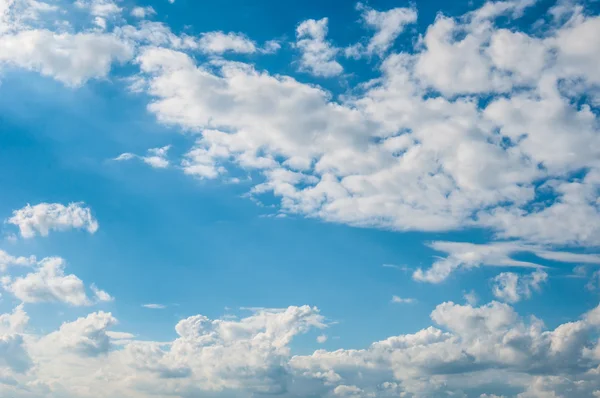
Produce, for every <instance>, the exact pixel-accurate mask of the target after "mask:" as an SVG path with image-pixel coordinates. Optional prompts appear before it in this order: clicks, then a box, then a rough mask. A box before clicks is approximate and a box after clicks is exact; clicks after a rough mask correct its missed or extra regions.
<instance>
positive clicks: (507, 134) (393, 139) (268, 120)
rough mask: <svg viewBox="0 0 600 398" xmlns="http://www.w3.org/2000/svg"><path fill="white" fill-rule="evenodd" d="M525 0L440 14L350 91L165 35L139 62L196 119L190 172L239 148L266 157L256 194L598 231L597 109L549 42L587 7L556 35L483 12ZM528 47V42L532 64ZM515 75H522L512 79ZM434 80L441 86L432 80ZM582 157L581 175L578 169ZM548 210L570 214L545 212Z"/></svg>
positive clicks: (157, 90)
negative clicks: (575, 86)
mask: <svg viewBox="0 0 600 398" xmlns="http://www.w3.org/2000/svg"><path fill="white" fill-rule="evenodd" d="M519 4H521V3H517V2H511V3H510V4H508V5H507V4H504V5H502V6H501V5H500V4H495V5H494V7H496V8H494V9H495V10H496V11H494V12H491V11H489V10H488V11H485V10H484V11H481V13H480V14H481V15H479V16H476V15H475V14H470V15H468V16H466V17H464V18H462V19H453V18H448V17H442V16H440V17H439V18H438V19H437V20H436V21H435V23H434V24H433V25H432V26H431V27H430V28H429V30H428V31H427V33H426V34H425V36H424V38H423V47H417V48H416V51H415V53H414V54H408V53H402V54H392V55H390V56H389V57H388V58H387V59H385V61H384V62H383V64H382V66H381V72H382V77H381V78H379V79H377V80H374V81H373V82H369V84H366V85H365V86H364V87H361V88H364V90H362V91H361V90H358V91H357V93H356V95H354V96H352V97H347V98H346V100H345V101H344V102H336V101H332V100H331V99H330V95H329V93H327V92H325V91H323V90H322V89H319V88H318V87H315V86H309V85H305V84H301V83H299V82H297V81H296V80H294V79H292V78H288V77H282V76H272V75H269V74H268V73H266V72H258V71H256V70H255V69H254V68H252V66H250V65H247V64H242V63H229V62H220V63H218V64H215V63H213V64H210V65H197V64H196V63H195V62H194V61H193V60H192V59H191V58H190V57H188V56H187V55H185V54H183V53H180V52H174V51H169V50H165V49H158V48H150V49H147V50H146V51H144V52H142V53H141V54H140V56H139V57H138V62H139V63H140V66H141V69H142V71H143V72H144V74H143V77H144V78H145V79H146V83H147V87H148V93H150V94H151V95H152V96H153V97H154V98H155V100H154V101H153V102H152V103H151V104H150V107H149V109H150V110H151V111H153V112H154V113H155V114H156V115H157V117H158V118H159V120H160V121H162V122H165V123H172V124H178V125H180V126H182V127H183V128H184V129H186V130H193V131H197V132H200V133H201V134H202V136H201V138H199V139H198V140H197V144H196V146H195V147H194V148H192V150H190V152H189V153H188V154H187V155H186V157H185V159H184V162H183V166H184V167H183V168H184V170H185V172H186V173H189V174H192V175H197V176H200V177H202V178H216V177H218V176H220V175H223V174H224V173H226V170H227V167H228V166H229V165H230V164H232V163H233V164H236V165H237V166H240V167H242V168H245V169H258V170H263V171H262V173H263V175H264V177H265V180H266V181H265V182H264V183H263V184H260V185H258V186H256V187H255V188H254V189H253V193H254V194H255V195H256V196H258V195H260V194H262V193H268V192H271V193H273V194H275V195H276V196H277V197H280V198H281V204H282V210H283V211H284V212H290V213H300V214H305V215H307V216H310V217H317V218H321V219H324V220H327V221H333V222H341V223H346V224H351V225H359V226H376V227H382V228H390V229H398V230H414V229H416V230H425V231H434V230H451V229H456V228H462V227H469V226H483V227H489V228H492V229H493V230H495V231H497V233H498V235H499V236H503V237H507V238H508V237H510V238H519V239H523V240H527V241H531V242H540V243H546V244H559V245H560V244H576V245H594V244H597V243H598V242H599V239H600V232H599V230H598V225H600V223H598V222H597V221H599V220H598V218H599V217H600V215H599V212H598V209H597V204H596V202H595V200H596V199H595V198H597V195H596V193H597V190H598V185H599V181H600V179H599V178H598V171H597V166H596V163H597V162H596V159H598V156H599V154H598V153H597V148H598V147H600V146H598V145H593V144H592V145H590V143H593V142H595V141H596V140H597V139H598V137H599V134H598V131H597V121H596V117H595V115H594V113H593V112H591V111H590V110H589V109H587V108H586V107H585V106H584V107H580V108H576V107H574V106H573V105H571V100H570V99H569V98H567V97H565V95H564V94H563V93H562V91H561V90H562V89H561V88H560V87H559V86H560V84H562V83H560V82H559V80H558V79H559V78H560V77H561V76H564V73H566V72H564V68H562V67H559V65H557V58H553V57H551V56H550V55H551V54H553V53H555V54H559V53H560V51H559V52H558V53H557V52H556V51H557V50H556V47H555V46H554V45H553V43H554V42H555V41H556V40H555V38H556V37H559V36H560V35H561V34H562V32H563V31H564V30H568V29H573V27H572V26H571V25H574V26H578V25H581V24H587V21H588V20H589V19H590V18H591V17H583V16H581V17H580V18H579V19H578V20H575V21H574V22H571V23H570V24H571V25H569V26H568V27H559V28H555V31H553V32H551V33H550V37H547V38H537V37H533V36H528V35H526V34H525V33H521V32H515V33H513V32H509V31H506V30H502V29H497V28H495V27H494V25H493V23H492V21H491V20H490V19H489V18H491V17H490V16H489V15H499V14H508V15H513V14H514V13H515V12H516V10H523V9H524V7H525V3H523V4H521V5H519ZM482 10H483V9H482ZM519 12H520V11H519ZM519 12H516V14H515V15H518V14H519ZM498 13H499V14H498ZM482 15H487V16H486V17H485V18H484V17H483V16H482ZM325 28H326V21H325V20H321V21H310V22H306V24H302V25H301V26H300V27H299V28H298V31H299V32H301V36H302V37H304V36H306V37H307V38H308V37H310V38H314V37H317V38H320V39H319V40H321V39H322V40H321V41H323V40H325V39H324V38H325V30H326V29H325ZM461 32H463V33H465V35H464V37H463V38H461V39H460V40H458V39H457V36H458V37H460V36H461V35H460V34H459V33H461ZM311 40H312V39H311ZM525 53H526V54H532V56H533V58H534V59H531V60H528V62H527V67H526V66H524V65H523V64H522V62H521V60H522V59H523V57H522V55H521V54H525ZM591 53H592V51H591V50H590V57H591ZM330 54H332V53H330ZM536 54H537V55H536ZM586 54H587V53H586ZM586 56H587V55H586ZM444 57H449V58H448V59H447V60H446V59H445V58H444ZM328 59H329V58H328ZM538 61H539V62H538ZM534 65H537V66H535V67H533V66H534ZM215 68H216V69H215ZM464 71H469V72H468V73H463V72H464ZM461 73H462V75H461ZM580 73H587V72H586V70H583V71H582V72H580ZM561 74H562V75H561ZM513 87H520V88H522V90H520V91H519V92H518V93H514V94H509V92H510V90H511V89H512V88H513ZM432 88H433V89H434V90H437V91H439V92H440V93H441V94H445V95H446V96H447V97H445V96H443V95H442V96H431V95H430V91H429V90H430V89H432ZM460 93H471V94H473V96H466V97H463V96H458V97H455V96H456V95H457V94H460ZM490 93H497V94H502V95H501V96H498V97H497V98H496V99H493V100H492V101H491V102H490V103H489V104H487V105H485V104H484V105H480V102H479V99H478V98H477V97H476V96H477V95H481V96H482V97H489V96H490ZM215 98H218V101H216V100H215ZM574 154H577V156H575V155H574ZM582 168H583V169H584V170H587V173H586V174H585V175H584V176H583V178H580V179H574V178H573V177H570V175H571V174H570V173H575V172H577V171H580V170H582ZM540 181H542V182H543V181H545V183H544V184H540ZM548 197H550V200H547V199H543V200H542V198H548ZM552 220H560V222H561V225H564V226H565V227H564V228H561V229H557V228H551V227H550V224H551V223H552Z"/></svg>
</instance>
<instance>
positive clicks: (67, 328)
mask: <svg viewBox="0 0 600 398" xmlns="http://www.w3.org/2000/svg"><path fill="white" fill-rule="evenodd" d="M116 324H117V320H116V319H115V318H114V317H113V316H112V314H111V313H106V312H102V311H100V312H94V313H91V314H89V315H88V316H87V317H85V318H84V317H81V318H78V319H77V320H76V321H74V322H65V323H63V324H62V325H61V326H60V328H59V329H58V330H57V331H55V332H52V333H50V334H48V335H46V336H44V337H42V339H41V340H40V341H39V342H38V344H40V345H42V346H43V347H44V349H47V350H48V351H54V352H55V353H60V351H61V350H64V351H67V352H72V353H75V354H78V355H81V356H84V357H88V356H89V357H95V356H98V355H101V354H106V353H108V351H109V350H110V348H111V342H110V336H109V335H108V328H110V327H112V326H114V325H116Z"/></svg>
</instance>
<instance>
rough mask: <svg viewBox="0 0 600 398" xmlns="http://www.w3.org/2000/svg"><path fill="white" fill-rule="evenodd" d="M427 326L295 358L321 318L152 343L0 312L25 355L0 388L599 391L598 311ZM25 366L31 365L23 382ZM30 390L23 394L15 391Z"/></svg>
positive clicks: (180, 392) (107, 323)
mask: <svg viewBox="0 0 600 398" xmlns="http://www.w3.org/2000/svg"><path fill="white" fill-rule="evenodd" d="M431 320H432V321H433V323H434V324H435V325H436V326H430V327H427V328H425V329H422V330H420V331H418V332H416V333H413V334H404V335H397V336H391V337H389V338H387V339H385V340H381V341H377V342H374V343H372V344H371V345H370V346H369V347H367V348H365V349H339V350H336V351H327V350H323V349H319V350H317V351H314V352H313V353H312V354H308V355H293V354H292V352H291V349H290V344H291V342H292V340H293V338H294V337H296V336H297V335H299V334H303V333H309V332H311V331H314V330H319V329H321V328H323V327H325V326H326V324H325V322H324V317H323V316H322V315H321V314H320V313H319V311H318V309H316V308H312V307H309V306H301V307H289V308H284V309H258V310H255V311H254V312H252V313H251V314H250V315H248V316H246V317H243V318H240V319H235V320H223V319H215V320H211V319H209V318H207V317H205V316H202V315H195V316H191V317H188V318H185V319H183V320H181V321H180V322H178V323H177V325H176V326H175V331H176V333H177V337H176V338H175V339H174V340H172V341H170V342H166V343H158V342H152V341H143V340H138V339H137V338H136V337H135V336H134V335H133V334H130V333H126V332H116V331H113V330H111V329H113V328H114V327H115V326H116V325H117V320H116V319H115V318H114V316H112V314H109V313H105V312H95V313H91V314H89V315H88V316H86V317H80V318H78V319H76V320H75V321H72V322H65V323H63V324H62V326H60V328H59V329H58V330H56V331H53V332H50V333H48V334H41V335H40V334H24V330H25V326H26V324H27V315H26V314H25V313H24V311H23V309H22V307H17V308H16V309H15V311H14V312H13V313H12V314H4V315H0V321H1V322H0V326H1V327H3V328H4V329H1V330H0V331H1V332H2V333H5V334H6V333H7V332H8V333H11V336H13V337H11V338H12V339H13V340H14V342H12V343H10V344H14V345H15V346H18V347H20V348H19V349H18V350H16V351H12V352H11V356H4V357H3V358H5V359H4V362H1V361H0V369H3V371H5V372H9V373H8V374H10V377H12V378H14V380H15V381H16V382H17V384H3V385H2V387H1V388H2V389H3V390H2V391H5V392H6V393H10V394H12V395H11V396H15V397H24V396H28V397H38V396H39V397H41V396H47V394H49V393H58V392H60V394H62V396H65V397H78V398H85V397H99V398H102V397H112V396H116V395H127V396H135V397H147V396H151V395H152V394H157V393H158V394H161V395H163V396H177V397H190V396H198V395H202V396H211V397H232V396H246V395H252V394H275V395H280V396H283V397H290V398H291V397H305V396H324V397H335V396H352V397H354V396H360V397H388V396H389V397H392V396H406V397H421V396H428V397H438V396H444V395H447V394H453V395H458V396H465V397H483V396H487V397H493V396H516V397H519V398H526V397H538V398H541V397H547V396H557V397H558V396H577V397H590V398H592V397H594V396H595V395H594V394H597V391H599V390H600V382H599V381H598V378H597V372H598V365H599V363H600V355H599V354H598V353H600V349H599V347H600V346H599V344H598V340H597V339H598V338H597V336H598V334H597V333H598V331H599V327H600V309H599V307H596V308H594V309H592V310H591V311H589V312H586V313H584V314H583V315H582V316H581V317H579V319H576V320H573V321H572V322H568V323H564V324H561V325H559V326H557V327H556V328H554V329H550V330H548V329H546V328H545V327H544V325H543V323H542V322H541V321H539V320H537V319H535V318H533V319H530V320H525V319H523V318H521V317H520V316H519V315H518V314H517V313H516V312H515V311H514V309H513V308H512V307H510V306H509V305H507V304H502V303H498V302H491V303H488V304H486V305H482V306H480V307H476V306H471V305H459V304H455V303H452V302H445V303H442V304H440V305H438V306H437V307H436V308H435V309H434V310H433V311H432V313H431ZM7 325H8V326H7ZM4 339H5V340H6V337H4ZM13 340H11V341H13ZM1 341H2V340H1V339H0V342H1ZM7 341H8V340H7ZM0 347H3V346H2V343H0ZM0 349H1V348H0ZM19 358H20V360H21V361H22V362H19ZM7 361H11V362H10V364H9V365H8V366H7V363H8V362H7ZM31 361H34V362H35V363H36V364H37V365H36V367H35V368H34V369H33V370H30V371H29V372H27V373H24V372H23V370H24V369H28V366H29V365H28V364H29V363H31ZM98 374H102V375H103V377H102V378H97V377H95V376H94V375H98ZM25 385H27V386H28V387H27V392H25V391H24V390H22V389H21V388H20V387H19V386H25ZM100 386H103V388H96V387H100ZM25 394H29V395H25ZM486 394H487V395H486ZM552 394H555V395H552ZM565 394H567V395H565Z"/></svg>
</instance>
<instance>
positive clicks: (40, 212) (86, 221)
mask: <svg viewBox="0 0 600 398" xmlns="http://www.w3.org/2000/svg"><path fill="white" fill-rule="evenodd" d="M6 223H8V224H13V225H16V226H17V227H18V228H19V232H20V234H21V236H22V237H23V238H26V239H27V238H33V237H35V236H36V235H40V236H48V234H49V233H50V231H67V230H70V229H82V230H85V231H87V232H89V233H90V234H93V233H95V232H96V231H97V230H98V221H97V220H96V219H95V218H94V216H93V215H92V211H91V209H90V208H89V207H87V206H85V205H84V203H81V202H79V203H70V204H68V205H66V206H65V205H63V204H61V203H40V204H37V205H34V206H31V205H29V204H28V205H27V206H25V207H23V208H21V209H18V210H15V211H13V215H12V217H10V218H8V219H7V220H6Z"/></svg>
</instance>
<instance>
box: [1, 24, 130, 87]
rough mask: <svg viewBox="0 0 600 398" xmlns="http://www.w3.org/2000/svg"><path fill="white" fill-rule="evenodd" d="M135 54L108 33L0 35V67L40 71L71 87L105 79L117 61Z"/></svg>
mask: <svg viewBox="0 0 600 398" xmlns="http://www.w3.org/2000/svg"><path fill="white" fill-rule="evenodd" d="M132 55H133V49H132V48H131V47H130V46H129V45H128V44H127V43H124V42H122V41H120V40H118V39H117V38H116V37H115V36H113V35H109V34H101V33H77V34H68V33H55V32H50V31H47V30H27V31H21V32H17V33H15V34H10V35H4V36H0V65H2V64H3V63H8V64H9V65H14V66H18V67H21V68H25V69H29V70H34V71H38V72H39V73H41V74H43V75H45V76H51V77H53V78H55V79H56V80H59V81H61V82H63V83H65V84H68V85H70V86H80V85H82V84H83V83H85V82H86V81H88V80H90V79H93V78H102V77H105V76H106V75H107V74H108V72H109V71H110V68H111V65H112V64H113V63H114V62H119V63H123V62H125V61H128V60H129V59H131V57H132Z"/></svg>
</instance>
